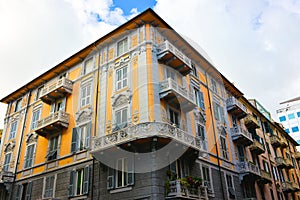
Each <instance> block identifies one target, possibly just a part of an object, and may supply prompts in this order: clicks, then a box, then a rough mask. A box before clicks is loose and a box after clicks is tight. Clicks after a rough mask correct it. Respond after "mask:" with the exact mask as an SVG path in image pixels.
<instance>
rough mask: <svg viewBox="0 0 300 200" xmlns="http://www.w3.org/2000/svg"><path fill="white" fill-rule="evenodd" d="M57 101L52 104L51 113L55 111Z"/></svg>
mask: <svg viewBox="0 0 300 200" xmlns="http://www.w3.org/2000/svg"><path fill="white" fill-rule="evenodd" d="M54 109H55V103H53V104H51V107H50V113H54Z"/></svg>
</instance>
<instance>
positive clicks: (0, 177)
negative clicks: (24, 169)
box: [0, 171, 14, 184]
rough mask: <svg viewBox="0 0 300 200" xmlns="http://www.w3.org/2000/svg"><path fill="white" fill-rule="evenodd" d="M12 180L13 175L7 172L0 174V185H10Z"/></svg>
mask: <svg viewBox="0 0 300 200" xmlns="http://www.w3.org/2000/svg"><path fill="white" fill-rule="evenodd" d="M13 180H14V173H13V172H9V171H1V172H0V184H1V183H4V184H6V183H12V182H13Z"/></svg>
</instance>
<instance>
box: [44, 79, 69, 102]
mask: <svg viewBox="0 0 300 200" xmlns="http://www.w3.org/2000/svg"><path fill="white" fill-rule="evenodd" d="M71 93H72V81H70V80H69V79H67V78H65V77H63V78H61V79H59V80H57V81H55V82H53V83H51V84H49V85H47V86H45V87H44V88H43V89H42V93H41V96H40V99H41V100H42V101H43V102H45V103H47V104H51V103H53V102H54V101H55V100H56V99H59V98H62V97H64V96H66V95H67V94H71Z"/></svg>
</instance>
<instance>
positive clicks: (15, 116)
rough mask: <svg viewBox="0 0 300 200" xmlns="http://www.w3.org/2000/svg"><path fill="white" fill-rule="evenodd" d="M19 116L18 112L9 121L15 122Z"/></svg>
mask: <svg viewBox="0 0 300 200" xmlns="http://www.w3.org/2000/svg"><path fill="white" fill-rule="evenodd" d="M19 118H20V114H17V115H14V116H12V117H11V118H10V122H15V121H17V120H18V119H19Z"/></svg>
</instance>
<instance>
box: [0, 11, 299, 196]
mask: <svg viewBox="0 0 300 200" xmlns="http://www.w3.org/2000/svg"><path fill="white" fill-rule="evenodd" d="M1 102H4V103H7V104H8V108H7V109H8V110H7V114H6V116H5V123H4V124H5V127H4V132H3V148H2V150H1V154H2V158H4V159H2V166H1V177H0V178H1V183H0V194H1V196H0V199H28V200H29V199H74V200H75V199H112V200H113V199H124V200H131V199H140V200H142V199H143V200H150V199H155V200H156V199H159V200H160V199H173V200H175V199H216V200H217V199H246V198H247V199H286V200H287V199H299V197H298V191H299V185H298V183H299V172H298V169H299V165H298V162H297V159H299V158H300V157H298V156H297V155H298V154H297V153H296V150H295V146H296V145H297V143H296V142H295V141H294V140H293V139H292V138H291V137H290V136H289V135H288V134H286V133H285V132H284V130H283V129H282V128H281V127H280V126H279V125H278V124H276V123H273V122H271V121H270V120H269V119H268V118H266V116H265V115H264V114H263V113H261V112H260V111H259V110H258V109H257V108H256V107H255V106H253V105H252V104H251V103H250V102H249V101H248V100H247V99H246V98H245V97H244V96H243V94H242V93H241V92H240V91H239V90H238V89H237V88H236V87H235V86H234V85H233V84H232V83H231V82H230V81H228V80H227V79H226V78H225V77H224V76H223V75H222V74H221V73H220V72H219V71H218V70H217V69H216V68H215V67H214V66H213V65H212V64H211V63H210V62H209V61H208V60H207V59H206V58H205V57H204V56H203V55H202V54H201V52H198V51H197V50H196V49H195V48H193V46H191V45H190V44H189V43H188V42H187V41H185V40H184V39H183V38H182V37H181V36H180V35H179V34H177V33H176V32H175V31H174V30H173V29H172V28H171V27H170V26H169V25H168V24H167V23H166V22H164V21H163V19H161V18H160V17H159V16H158V15H157V14H156V13H154V12H153V11H152V10H151V9H149V10H146V11H145V12H143V13H141V14H140V15H138V16H136V17H134V18H133V19H131V20H130V21H128V22H127V23H125V24H123V25H122V26H120V27H119V28H117V29H116V30H114V31H112V32H111V33H109V34H107V35H106V36H104V37H102V38H100V39H99V40H97V41H95V42H94V43H92V44H91V45H89V46H87V47H86V48H84V49H82V50H81V51H79V52H78V53H76V54H74V55H73V56H71V57H70V58H68V59H66V60H65V61H63V62H62V63H60V64H58V65H57V66H55V67H53V68H52V69H50V70H49V71H47V72H45V73H44V74H41V75H40V76H39V77H37V78H35V79H34V80H32V81H31V82H29V83H27V84H26V85H24V86H22V87H21V88H19V89H18V90H16V91H14V92H12V93H11V94H9V95H8V96H6V97H4V98H3V99H1ZM199 177H201V179H202V180H201V184H200V183H199V179H198V178H199ZM198 183H199V184H198Z"/></svg>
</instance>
